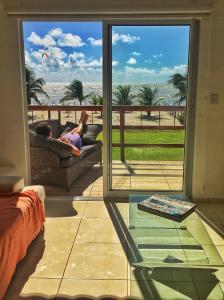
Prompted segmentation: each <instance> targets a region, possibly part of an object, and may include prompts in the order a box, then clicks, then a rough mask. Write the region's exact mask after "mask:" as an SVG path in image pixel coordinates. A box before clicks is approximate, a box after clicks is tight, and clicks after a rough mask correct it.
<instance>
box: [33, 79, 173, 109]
mask: <svg viewBox="0 0 224 300" xmlns="http://www.w3.org/2000/svg"><path fill="white" fill-rule="evenodd" d="M67 84H69V83H65V82H51V83H50V82H49V83H46V85H44V87H43V89H44V90H45V91H46V92H47V93H48V95H49V97H50V99H46V98H45V97H44V96H42V95H39V97H38V98H39V100H40V101H41V103H42V104H44V105H60V99H61V98H62V97H63V96H64V92H65V86H66V85H67ZM143 85H144V84H131V91H132V93H135V94H137V93H138V90H139V89H140V88H141V87H142V86H143ZM117 86H118V84H114V85H113V91H114V90H115V89H116V87H117ZM150 86H151V87H152V88H155V87H156V88H157V89H158V94H157V99H159V102H160V105H173V104H174V102H175V101H176V100H177V98H175V97H174V95H175V94H176V93H177V90H176V89H175V88H174V87H173V86H172V85H171V84H167V83H164V84H162V83H160V84H150ZM83 90H84V95H86V94H89V93H94V94H98V95H100V96H102V84H101V83H83ZM89 100H90V99H88V98H87V99H86V101H84V103H83V105H88V104H90V102H89ZM33 104H34V103H33ZM66 104H67V105H74V104H75V105H79V102H78V100H71V101H67V102H66ZM133 104H134V105H138V104H139V103H138V100H137V99H133Z"/></svg>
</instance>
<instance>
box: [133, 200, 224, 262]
mask: <svg viewBox="0 0 224 300" xmlns="http://www.w3.org/2000/svg"><path fill="white" fill-rule="evenodd" d="M148 197H149V196H143V195H130V196H129V233H130V243H131V247H129V252H128V255H129V261H131V265H132V266H135V267H136V266H138V267H153V266H158V267H159V266H163V267H165V266H166V267H167V266H172V267H174V266H175V267H186V266H191V267H194V266H195V267H198V266H200V267H203V266H205V267H208V266H211V267H221V266H223V261H222V259H221V257H220V255H219V253H218V251H217V249H216V247H215V246H214V244H213V242H212V240H211V238H210V236H209V234H208V232H207V230H206V228H205V226H204V224H203V222H202V220H201V219H200V217H199V216H198V215H197V213H195V212H194V213H193V214H191V215H190V216H188V217H187V218H186V219H185V220H184V221H182V222H181V223H177V222H174V221H171V220H168V219H165V218H163V217H160V216H156V215H154V214H151V213H148V212H144V211H141V210H139V209H138V207H137V204H138V203H139V202H141V201H142V200H145V199H146V198H148ZM169 197H173V198H174V199H177V200H180V201H181V200H182V199H183V197H182V196H180V195H172V196H169Z"/></svg>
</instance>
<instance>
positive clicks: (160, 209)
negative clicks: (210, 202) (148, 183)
mask: <svg viewBox="0 0 224 300" xmlns="http://www.w3.org/2000/svg"><path fill="white" fill-rule="evenodd" d="M196 206H197V205H196V204H194V203H191V202H187V201H183V200H176V199H173V198H170V197H167V196H163V195H153V196H151V197H149V198H147V199H145V200H143V201H142V202H140V203H138V209H140V210H143V211H146V212H149V213H152V214H155V215H158V216H161V217H164V218H168V219H171V220H173V221H176V222H181V221H183V220H184V219H185V218H186V217H187V216H189V215H190V214H191V213H193V212H194V211H195V209H196Z"/></svg>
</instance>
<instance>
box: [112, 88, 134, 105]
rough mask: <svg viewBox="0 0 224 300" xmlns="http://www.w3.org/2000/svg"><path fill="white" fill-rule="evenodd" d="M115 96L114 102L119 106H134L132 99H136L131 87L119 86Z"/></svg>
mask: <svg viewBox="0 0 224 300" xmlns="http://www.w3.org/2000/svg"><path fill="white" fill-rule="evenodd" d="M113 94H114V96H115V97H116V99H114V100H113V101H114V103H115V104H117V105H132V99H134V98H135V97H136V96H135V95H134V94H132V93H131V86H130V85H119V86H118V87H116V91H115V92H114V93H113Z"/></svg>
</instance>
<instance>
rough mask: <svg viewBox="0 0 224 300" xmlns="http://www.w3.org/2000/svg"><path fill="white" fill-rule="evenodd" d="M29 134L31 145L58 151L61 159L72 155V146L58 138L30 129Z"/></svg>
mask: <svg viewBox="0 0 224 300" xmlns="http://www.w3.org/2000/svg"><path fill="white" fill-rule="evenodd" d="M29 136H30V146H31V147H40V148H46V149H48V150H51V151H52V152H54V153H56V154H57V155H58V156H59V157H60V158H61V159H63V158H65V157H68V156H70V155H72V148H71V146H69V145H67V144H65V143H62V142H61V141H59V140H57V139H54V138H48V137H47V136H44V135H41V134H36V133H35V132H33V131H32V130H29Z"/></svg>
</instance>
